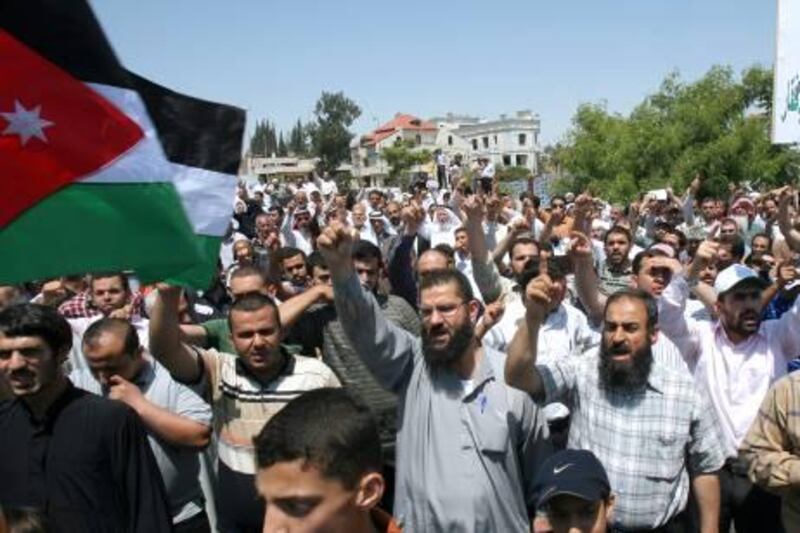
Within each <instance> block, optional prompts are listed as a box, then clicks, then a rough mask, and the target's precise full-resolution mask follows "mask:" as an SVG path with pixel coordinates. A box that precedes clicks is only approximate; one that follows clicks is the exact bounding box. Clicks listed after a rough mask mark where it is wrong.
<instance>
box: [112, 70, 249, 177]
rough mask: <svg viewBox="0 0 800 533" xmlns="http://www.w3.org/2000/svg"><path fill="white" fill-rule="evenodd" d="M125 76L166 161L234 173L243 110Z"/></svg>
mask: <svg viewBox="0 0 800 533" xmlns="http://www.w3.org/2000/svg"><path fill="white" fill-rule="evenodd" d="M128 76H129V78H130V79H131V81H132V83H133V84H134V87H135V89H136V91H137V92H138V93H139V94H140V95H141V97H142V99H143V100H144V103H145V105H146V106H147V112H148V114H149V115H150V118H151V119H152V120H153V123H154V124H155V127H156V130H157V131H158V137H159V140H160V141H161V145H162V146H163V147H164V152H165V153H166V155H167V159H169V160H170V161H172V162H173V163H178V164H181V165H186V166H190V167H195V168H202V169H205V170H211V171H215V172H220V173H223V174H230V175H236V174H237V173H238V171H239V163H240V161H241V157H242V151H241V150H242V139H243V138H244V125H245V112H244V110H242V109H239V108H238V107H233V106H230V105H225V104H218V103H215V102H209V101H207V100H200V99H199V98H194V97H192V96H187V95H184V94H180V93H177V92H175V91H172V90H170V89H167V88H166V87H162V86H161V85H158V84H156V83H154V82H152V81H150V80H148V79H146V78H143V77H141V76H139V75H138V74H135V73H133V72H128Z"/></svg>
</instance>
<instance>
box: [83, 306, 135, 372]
mask: <svg viewBox="0 0 800 533" xmlns="http://www.w3.org/2000/svg"><path fill="white" fill-rule="evenodd" d="M101 318H103V315H95V316H92V317H82V318H68V319H67V322H69V326H70V328H72V350H70V352H69V358H68V362H69V368H70V371H75V370H84V369H88V368H89V365H88V364H87V363H86V357H85V356H84V355H83V334H84V333H86V330H87V329H89V326H91V325H92V324H94V323H95V322H97V321H98V320H100V319H101ZM130 322H131V325H132V326H133V328H134V329H135V330H136V333H137V334H138V335H139V345H140V346H144V347H145V348H147V347H148V346H150V321H149V320H148V319H146V318H141V317H138V316H137V317H135V318H133V319H131V321H130Z"/></svg>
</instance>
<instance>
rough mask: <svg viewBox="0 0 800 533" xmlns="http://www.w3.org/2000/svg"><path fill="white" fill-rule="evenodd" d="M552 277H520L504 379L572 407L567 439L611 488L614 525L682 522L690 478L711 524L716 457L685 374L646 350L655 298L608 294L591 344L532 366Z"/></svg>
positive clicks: (709, 419)
mask: <svg viewBox="0 0 800 533" xmlns="http://www.w3.org/2000/svg"><path fill="white" fill-rule="evenodd" d="M543 272H546V270H543ZM552 284H553V282H552V280H551V279H550V278H549V276H548V275H547V274H540V275H539V276H538V277H536V278H534V279H532V280H531V281H530V282H528V284H527V286H526V292H525V296H524V301H525V306H526V314H525V318H524V319H523V320H521V321H520V327H519V329H518V330H517V333H516V335H515V336H514V339H513V340H512V342H511V345H510V346H509V352H508V360H507V361H506V380H507V382H508V383H509V384H510V385H512V386H513V387H518V388H519V389H521V390H524V391H525V392H527V393H528V394H530V395H531V396H532V397H533V398H534V399H535V400H536V401H537V402H543V403H549V402H553V401H560V402H562V403H564V404H566V405H567V406H568V407H569V409H570V410H571V411H572V423H571V425H570V432H569V440H568V443H567V447H568V448H572V449H583V450H589V451H591V452H593V453H594V454H595V455H596V456H597V458H598V459H600V462H601V463H602V464H603V465H604V466H605V468H606V470H607V473H608V477H609V480H610V481H611V486H612V487H614V492H615V493H616V496H617V500H616V501H617V507H616V509H615V511H614V517H613V528H614V531H683V530H684V529H683V528H684V527H686V525H687V522H686V521H687V520H688V519H689V516H687V513H686V512H685V508H686V504H687V500H688V495H689V486H690V481H691V488H692V489H693V494H694V497H695V499H696V500H697V504H698V508H699V515H700V522H701V524H700V526H701V531H703V532H711V531H717V527H718V519H719V508H720V507H719V506H720V486H719V479H718V477H717V473H716V472H717V471H718V470H719V469H720V468H721V467H722V465H723V464H724V462H725V456H724V453H723V451H722V447H721V445H720V441H719V437H718V435H717V431H716V425H715V423H714V419H713V414H712V412H711V410H710V409H709V405H708V402H707V400H706V399H705V396H703V395H702V394H700V392H699V391H698V390H697V388H696V386H695V384H694V382H693V380H692V378H691V376H690V375H689V374H688V373H687V372H682V371H680V370H678V369H676V368H674V367H672V366H670V365H667V364H665V363H664V362H663V361H662V360H661V359H660V358H654V357H653V347H654V344H656V343H657V342H658V337H659V331H658V326H657V324H658V308H657V306H656V303H655V300H654V299H653V298H652V296H650V295H649V294H647V293H645V292H644V291H642V290H639V289H624V290H621V291H618V292H616V293H614V294H612V295H610V296H609V297H608V300H607V302H606V306H605V312H604V315H603V331H602V343H601V347H600V349H599V351H591V352H589V353H586V354H584V355H583V356H581V357H570V358H562V359H557V360H555V361H553V362H551V363H546V364H541V365H536V354H537V343H538V338H539V335H538V331H539V328H540V326H541V324H542V323H543V321H544V319H545V316H546V314H547V310H548V306H549V301H550V298H551V296H550V295H551V294H552V288H551V286H552Z"/></svg>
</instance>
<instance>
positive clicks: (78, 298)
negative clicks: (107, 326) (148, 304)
mask: <svg viewBox="0 0 800 533" xmlns="http://www.w3.org/2000/svg"><path fill="white" fill-rule="evenodd" d="M128 303H130V304H132V305H133V313H132V315H133V316H134V317H143V316H145V314H144V298H143V297H142V295H141V294H140V293H139V292H136V293H134V294H131V296H130V297H129V298H128ZM58 313H59V314H60V315H61V316H63V317H64V318H91V317H93V316H98V315H102V314H103V313H102V312H101V311H100V310H99V309H97V308H96V307H94V306H93V305H92V300H91V298H89V291H83V292H79V293H78V294H76V295H75V296H73V297H72V298H70V299H69V300H67V301H66V302H64V303H62V304H61V305H59V306H58Z"/></svg>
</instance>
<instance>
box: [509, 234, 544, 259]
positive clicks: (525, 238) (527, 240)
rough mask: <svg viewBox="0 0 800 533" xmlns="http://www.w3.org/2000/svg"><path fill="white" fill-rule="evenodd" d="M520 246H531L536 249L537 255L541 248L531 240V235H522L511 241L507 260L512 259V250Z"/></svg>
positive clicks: (534, 240) (537, 242)
mask: <svg viewBox="0 0 800 533" xmlns="http://www.w3.org/2000/svg"><path fill="white" fill-rule="evenodd" d="M520 244H532V245H534V246H535V247H536V253H537V254H538V253H539V252H540V251H541V246H540V245H539V241H537V240H536V239H534V238H533V235H531V234H530V233H527V234H522V235H520V236H519V237H516V238H515V239H514V240H513V241H511V246H509V247H508V258H509V259H511V258H512V257H514V248H516V247H517V246H519V245H520Z"/></svg>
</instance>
